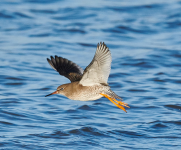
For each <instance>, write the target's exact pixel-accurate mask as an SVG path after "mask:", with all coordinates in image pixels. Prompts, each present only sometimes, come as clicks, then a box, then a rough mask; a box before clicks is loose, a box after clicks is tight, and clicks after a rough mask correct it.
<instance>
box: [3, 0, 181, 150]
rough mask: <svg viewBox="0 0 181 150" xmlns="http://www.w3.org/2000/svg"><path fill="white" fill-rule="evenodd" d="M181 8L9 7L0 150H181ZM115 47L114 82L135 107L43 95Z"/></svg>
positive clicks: (152, 4) (175, 3) (166, 4)
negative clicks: (66, 67)
mask: <svg viewBox="0 0 181 150" xmlns="http://www.w3.org/2000/svg"><path fill="white" fill-rule="evenodd" d="M180 10H181V1H179V0H171V1H165V0H159V1H158V0H147V1H143V0H137V1H130V0H122V1H119V0H115V1H112V0H98V1H84V0H79V1H74V2H73V1H70V0H66V1H65V0H64V1H63V0H62V1H61V0H51V1H50V0H44V1H41V0H16V1H14V0H1V1H0V149H3V150H19V149H30V150H51V149H52V150H59V149H60V150H65V149H66V150H67V149H70V150H74V149H77V150H85V149H86V150H110V149H117V150H118V149H122V150H131V149H149V150H158V149H161V150H163V149H164V150H167V149H173V150H176V149H177V150H178V149H181V11H180ZM100 41H104V42H105V43H106V44H107V46H108V47H109V48H110V50H111V53H112V57H113V62H112V70H111V74H110V77H109V84H110V86H111V87H112V90H113V91H115V92H116V93H117V94H118V95H119V96H120V97H122V98H123V99H124V102H126V103H128V104H129V105H130V107H131V108H130V109H127V111H128V113H125V112H123V111H122V110H120V109H119V108H117V107H116V106H115V105H114V104H112V103H111V102H110V101H109V100H108V99H106V98H101V99H99V100H96V101H89V102H82V101H72V100H69V99H68V98H66V97H64V96H61V95H52V96H50V97H45V95H47V94H49V93H51V92H53V91H55V90H56V88H57V87H58V86H59V85H60V84H64V83H68V82H69V80H68V79H66V78H65V77H62V76H60V75H59V74H58V73H57V72H55V71H54V70H53V69H52V68H51V67H50V65H49V64H48V62H47V60H46V58H48V57H50V55H58V56H61V57H64V58H67V59H69V60H72V61H73V62H75V63H77V64H79V65H80V66H81V67H82V68H85V67H86V66H87V65H88V64H89V63H90V61H91V60H92V58H93V56H94V53H95V51H96V45H97V43H98V42H100Z"/></svg>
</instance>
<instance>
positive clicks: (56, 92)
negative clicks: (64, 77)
mask: <svg viewBox="0 0 181 150" xmlns="http://www.w3.org/2000/svg"><path fill="white" fill-rule="evenodd" d="M53 94H58V91H55V92H53V93H50V94H48V95H46V96H45V97H47V96H50V95H53Z"/></svg>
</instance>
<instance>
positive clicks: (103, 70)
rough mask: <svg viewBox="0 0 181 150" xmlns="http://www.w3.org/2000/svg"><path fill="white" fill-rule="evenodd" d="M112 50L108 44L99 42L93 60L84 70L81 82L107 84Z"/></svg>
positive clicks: (84, 84)
mask: <svg viewBox="0 0 181 150" xmlns="http://www.w3.org/2000/svg"><path fill="white" fill-rule="evenodd" d="M111 61H112V59H111V52H110V50H109V48H108V47H107V46H106V44H104V42H103V43H101V42H100V44H99V43H98V45H97V50H96V53H95V55H94V58H93V60H92V62H91V63H90V64H89V65H88V66H87V68H86V69H85V70H84V74H83V76H82V79H81V80H80V84H82V85H83V86H92V85H94V84H98V83H99V84H106V85H107V80H108V77H109V74H110V69H111Z"/></svg>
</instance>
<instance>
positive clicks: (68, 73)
mask: <svg viewBox="0 0 181 150" xmlns="http://www.w3.org/2000/svg"><path fill="white" fill-rule="evenodd" d="M50 58H51V59H49V58H47V61H48V63H49V64H50V66H51V67H52V68H53V69H54V70H56V71H57V72H59V74H60V75H62V76H65V77H67V78H68V79H69V80H70V81H71V82H75V81H80V80H81V78H82V74H83V69H82V68H81V67H79V66H78V65H77V64H75V63H73V62H72V61H70V60H68V59H66V58H62V57H58V56H56V55H55V58H54V57H53V56H51V57H50Z"/></svg>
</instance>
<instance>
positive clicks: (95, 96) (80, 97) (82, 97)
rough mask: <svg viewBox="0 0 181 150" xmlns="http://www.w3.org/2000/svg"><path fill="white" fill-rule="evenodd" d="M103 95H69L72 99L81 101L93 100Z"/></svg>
mask: <svg viewBox="0 0 181 150" xmlns="http://www.w3.org/2000/svg"><path fill="white" fill-rule="evenodd" d="M101 97H103V96H102V95H100V94H96V95H89V96H78V95H77V96H74V97H69V99H71V100H79V101H91V100H97V99H99V98H101Z"/></svg>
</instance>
